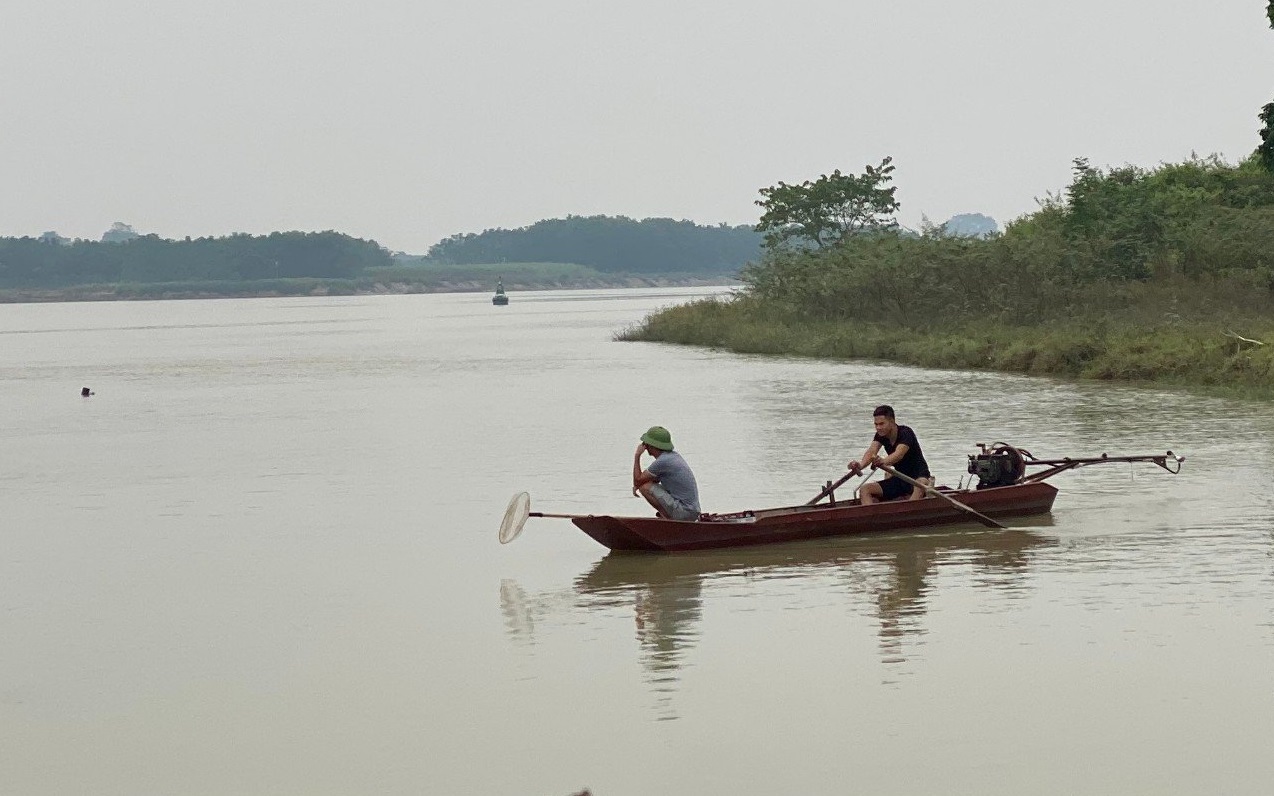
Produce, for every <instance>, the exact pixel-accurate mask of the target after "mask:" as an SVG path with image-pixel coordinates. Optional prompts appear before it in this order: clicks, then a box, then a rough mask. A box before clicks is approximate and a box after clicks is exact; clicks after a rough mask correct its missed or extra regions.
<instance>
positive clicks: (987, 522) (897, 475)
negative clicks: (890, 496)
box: [876, 464, 1004, 528]
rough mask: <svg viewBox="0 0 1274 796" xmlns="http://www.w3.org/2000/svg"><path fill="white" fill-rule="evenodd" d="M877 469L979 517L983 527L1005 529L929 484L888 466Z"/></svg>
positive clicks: (879, 465) (878, 466)
mask: <svg viewBox="0 0 1274 796" xmlns="http://www.w3.org/2000/svg"><path fill="white" fill-rule="evenodd" d="M876 469H878V470H884V471H885V472H887V473H889V474H890V475H891V476H893V477H894V478H897V479H900V480H902V481H905V482H907V483H908V484H911V485H912V486H918V487H920V488H921V489H923V490H924V491H926V492H928V493H929V494H931V495H936V496H938V497H940V498H942V499H943V500H945V501H947V502H948V503H950V504H951V505H953V506H955V507H956V508H958V509H960V510H961V511H965V512H968V513H969V514H972V515H973V516H974V517H977V518H978V522H980V523H982V524H983V525H985V526H987V527H988V528H1004V526H1003V525H1001V524H1000V523H998V522H996V521H995V520H993V519H991V518H990V517H988V516H986V515H985V514H983V513H982V512H980V511H975V510H974V509H971V508H969V507H968V506H966V505H964V504H963V503H961V502H960V501H958V500H956V499H955V498H953V497H951V496H950V495H948V494H947V493H945V492H939V491H938V490H936V489H934V488H933V487H931V486H929V485H928V484H926V483H922V482H920V481H917V480H916V479H914V478H912V477H911V476H909V475H903V474H902V473H900V472H898V471H897V470H895V469H894V468H892V467H890V466H889V465H887V464H878V465H876Z"/></svg>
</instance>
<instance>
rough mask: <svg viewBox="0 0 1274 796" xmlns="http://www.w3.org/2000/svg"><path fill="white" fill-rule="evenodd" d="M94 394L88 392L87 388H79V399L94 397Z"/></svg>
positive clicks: (90, 391)
mask: <svg viewBox="0 0 1274 796" xmlns="http://www.w3.org/2000/svg"><path fill="white" fill-rule="evenodd" d="M95 394H96V393H94V392H93V391H92V390H90V389H89V388H88V387H81V388H80V397H81V398H87V397H89V396H90V395H95Z"/></svg>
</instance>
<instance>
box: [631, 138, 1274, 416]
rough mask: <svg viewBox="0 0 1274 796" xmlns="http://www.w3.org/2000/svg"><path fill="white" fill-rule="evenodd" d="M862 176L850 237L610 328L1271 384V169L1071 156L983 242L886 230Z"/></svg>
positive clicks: (747, 343) (778, 348) (711, 341)
mask: <svg viewBox="0 0 1274 796" xmlns="http://www.w3.org/2000/svg"><path fill="white" fill-rule="evenodd" d="M876 175H877V182H876V183H874V184H871V185H869V186H867V187H868V188H871V189H872V190H875V191H877V194H876V195H877V196H878V197H880V196H883V198H881V200H880V202H879V203H878V206H877V211H878V212H877V215H876V216H875V219H874V220H873V221H872V223H867V224H863V223H862V222H861V219H859V221H858V222H857V223H858V227H859V229H858V231H857V234H850V235H845V236H837V237H836V240H835V242H833V243H831V244H826V243H824V244H819V245H805V246H802V245H799V241H800V238H801V235H800V233H799V230H798V231H797V234H795V235H789V236H787V237H786V238H783V239H782V240H779V238H778V236H773V239H774V240H775V241H776V242H777V243H779V244H781V245H772V246H770V248H769V249H768V251H767V253H766V255H765V256H764V257H762V258H761V259H760V260H759V261H758V262H757V263H756V264H755V265H753V266H750V267H749V268H748V269H746V270H745V271H744V273H743V282H744V285H745V288H744V290H743V291H741V293H740V295H738V296H737V297H735V298H733V299H730V300H725V301H702V302H697V303H694V304H691V305H686V306H681V307H675V308H672V309H668V310H665V311H663V312H660V313H657V314H656V315H653V316H651V317H649V318H647V319H646V320H645V321H644V322H643V323H642V324H640V325H639V326H637V327H635V328H632V329H629V330H626V331H624V332H623V333H621V335H620V338H621V339H627V340H660V341H667V342H675V343H685V344H695V345H708V346H717V347H723V348H727V349H729V350H733V351H739V352H750V353H768V354H790V355H807V356H819V357H832V358H870V359H880V360H889V361H892V362H899V363H907V364H915V365H922V366H931V367H951V368H986V369H995V370H1005V371H1016V372H1022V373H1031V374H1050V375H1059V376H1076V377H1086V378H1098V379H1117V380H1136V381H1150V382H1158V383H1165V384H1175V385H1189V386H1198V387H1208V388H1215V389H1220V390H1224V391H1228V392H1238V393H1244V394H1257V395H1262V396H1269V395H1274V175H1272V174H1271V173H1270V172H1269V171H1267V170H1266V169H1265V168H1264V167H1263V165H1262V162H1261V160H1260V158H1259V157H1257V156H1254V157H1252V158H1250V159H1249V160H1247V161H1246V162H1244V163H1241V164H1239V165H1230V164H1227V163H1224V162H1222V161H1221V160H1219V159H1217V158H1206V159H1198V158H1195V159H1191V160H1189V161H1186V162H1184V163H1178V164H1167V165H1164V166H1161V167H1159V168H1157V169H1153V170H1144V169H1140V168H1136V167H1131V166H1129V167H1124V168H1117V169H1111V170H1101V169H1096V168H1092V167H1090V166H1089V165H1088V163H1087V162H1085V161H1084V160H1082V159H1081V160H1077V161H1076V163H1075V172H1074V180H1073V181H1072V183H1071V185H1070V186H1069V187H1068V188H1067V189H1066V191H1065V192H1064V193H1063V194H1062V195H1060V196H1051V197H1049V198H1048V199H1047V200H1046V201H1044V202H1042V203H1041V208H1040V210H1039V211H1038V212H1036V213H1034V214H1032V215H1029V216H1026V217H1023V218H1021V219H1018V220H1017V221H1015V222H1012V223H1010V224H1009V225H1008V228H1007V229H1006V231H1005V232H1004V233H1003V234H1001V235H995V236H991V237H988V238H985V239H980V238H961V237H951V236H948V235H946V234H944V233H943V231H942V230H941V229H934V228H929V229H925V230H923V234H921V235H919V236H906V235H900V234H897V232H896V230H895V229H894V228H893V227H892V225H891V223H890V219H889V218H888V214H889V213H890V212H892V209H894V208H896V203H894V202H893V198H892V193H886V194H883V195H882V194H880V192H879V189H880V188H882V187H883V185H884V183H885V182H887V181H888V179H889V176H888V172H884V173H883V175H882V173H881V171H880V170H877V171H876ZM809 185H814V184H813V183H810V184H809ZM859 187H862V186H861V185H860V186H859ZM891 190H892V189H891ZM768 209H769V208H767V210H768ZM805 209H806V210H808V208H805ZM793 217H794V218H805V217H808V214H806V215H804V216H802V215H799V214H795V215H794V216H793ZM780 222H781V219H780ZM792 227H793V225H792V224H788V226H787V227H786V228H787V229H789V230H790V229H792ZM820 228H821V227H820ZM793 238H795V239H796V241H797V245H792V239H793ZM823 239H824V240H826V239H827V236H826V235H824V236H823ZM1262 342H1266V343H1269V345H1262V344H1261V343H1262Z"/></svg>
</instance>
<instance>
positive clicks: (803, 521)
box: [571, 482, 1057, 553]
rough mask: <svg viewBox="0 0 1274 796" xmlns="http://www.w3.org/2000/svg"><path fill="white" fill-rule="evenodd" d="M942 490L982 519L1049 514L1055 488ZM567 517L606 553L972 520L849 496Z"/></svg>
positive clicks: (923, 503)
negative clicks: (699, 512)
mask: <svg viewBox="0 0 1274 796" xmlns="http://www.w3.org/2000/svg"><path fill="white" fill-rule="evenodd" d="M949 494H951V495H952V496H953V497H955V498H956V499H958V500H959V501H960V502H961V503H963V504H965V505H966V506H968V507H969V508H971V509H974V510H976V511H979V512H981V513H982V514H985V515H986V516H988V517H1023V516H1028V515H1031V514H1046V513H1048V511H1049V510H1050V509H1052V507H1053V500H1054V498H1056V497H1057V488H1056V487H1054V486H1052V485H1050V484H1045V483H1041V482H1029V483H1021V484H1014V485H1012V486H1001V487H995V488H992V489H980V490H969V491H961V492H950V493H949ZM571 521H572V522H573V523H575V525H576V526H577V527H579V529H580V530H582V531H583V532H584V533H586V534H588V535H589V536H591V537H593V539H595V540H596V541H597V542H598V543H599V544H601V545H603V546H604V547H608V548H610V549H611V550H631V551H642V552H649V553H675V552H680V551H683V550H710V549H713V548H720V547H740V546H745V545H759V544H775V543H779V542H792V541H796V540H799V539H818V538H821V537H827V536H852V535H856V534H863V533H875V532H879V531H897V530H906V529H910V528H932V527H936V526H941V525H955V524H958V523H969V522H977V520H975V519H974V518H973V517H971V516H970V515H969V514H968V513H967V512H964V511H961V510H960V509H958V508H956V507H955V506H953V505H952V504H951V503H950V502H948V501H946V500H942V499H940V498H934V497H930V498H925V499H924V500H894V501H889V502H887V503H873V504H871V505H870V506H864V505H861V504H860V503H858V501H856V500H854V501H848V502H843V503H836V504H834V505H829V504H826V503H823V504H820V505H816V506H789V507H785V508H777V509H760V510H757V511H755V512H740V513H739V514H735V515H724V516H723V517H722V518H721V519H713V520H693V521H691V520H684V521H683V520H666V519H660V518H658V517H611V516H607V515H589V516H587V517H576V518H574V519H573V520H571Z"/></svg>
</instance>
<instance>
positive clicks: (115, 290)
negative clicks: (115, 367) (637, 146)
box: [0, 275, 738, 304]
mask: <svg viewBox="0 0 1274 796" xmlns="http://www.w3.org/2000/svg"><path fill="white" fill-rule="evenodd" d="M737 284H738V280H737V279H733V278H732V277H729V276H692V275H667V276H623V275H616V276H613V277H605V278H603V277H599V276H589V277H584V278H567V279H553V280H514V281H510V280H508V279H506V280H504V287H505V290H506V291H508V292H510V293H517V292H531V291H540V290H605V289H616V288H650V287H707V286H717V285H737ZM493 289H494V283H493V282H492V281H490V280H488V279H482V280H476V279H473V280H446V281H437V280H433V279H427V278H425V279H417V280H406V279H398V280H392V281H391V280H375V279H270V280H258V281H247V282H243V281H238V282H153V283H139V284H107V285H72V286H68V287H61V288H11V289H6V290H0V304H19V303H40V302H60V301H158V300H179V299H215V298H270V297H281V296H371V295H389V294H412V293H491V292H492V291H493Z"/></svg>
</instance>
